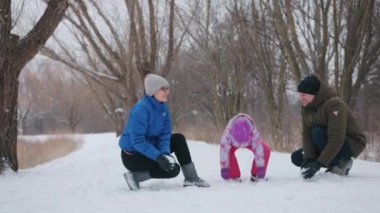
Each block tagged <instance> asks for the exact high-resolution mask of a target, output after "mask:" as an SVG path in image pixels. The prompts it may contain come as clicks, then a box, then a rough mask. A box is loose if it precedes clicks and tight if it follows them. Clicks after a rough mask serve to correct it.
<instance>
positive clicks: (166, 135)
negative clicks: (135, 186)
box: [119, 96, 172, 160]
mask: <svg viewBox="0 0 380 213" xmlns="http://www.w3.org/2000/svg"><path fill="white" fill-rule="evenodd" d="M171 128H172V127H171V121H170V113H169V109H168V106H167V104H165V103H161V102H159V101H157V100H156V99H155V98H154V97H151V96H144V98H142V99H141V100H140V101H139V102H137V103H136V104H135V105H134V106H133V107H132V109H131V110H130V112H129V117H128V121H127V123H126V124H125V127H124V131H123V134H122V136H121V137H120V140H119V146H120V148H121V149H122V150H125V151H127V152H130V153H137V152H138V153H141V154H143V155H145V156H147V157H148V158H150V159H152V160H156V159H157V157H158V156H159V155H160V154H170V137H171Z"/></svg>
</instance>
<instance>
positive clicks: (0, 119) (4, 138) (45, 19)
mask: <svg viewBox="0 0 380 213" xmlns="http://www.w3.org/2000/svg"><path fill="white" fill-rule="evenodd" d="M67 6H68V3H67V0H56V1H48V5H47V8H46V10H45V12H44V14H43V15H42V16H41V18H40V19H39V21H38V22H37V24H36V25H35V26H34V27H33V28H32V30H30V32H29V33H28V34H27V35H26V36H25V37H23V38H21V39H19V36H17V35H13V34H11V30H12V20H11V14H12V11H11V0H2V1H1V2H0V107H1V108H0V173H2V171H4V170H5V169H6V168H8V167H10V168H11V169H12V170H13V171H17V170H18V162H17V98H18V77H19V75H20V73H21V70H22V68H23V67H24V66H25V64H26V63H28V62H29V61H30V60H31V59H32V58H33V57H34V56H35V55H36V54H37V53H38V51H39V50H40V48H41V47H42V46H43V45H44V44H45V42H46V41H47V40H48V38H49V37H50V35H51V34H52V33H53V32H54V30H55V29H56V27H57V26H58V24H59V23H60V21H61V20H62V18H63V15H64V14H65V11H66V8H67Z"/></svg>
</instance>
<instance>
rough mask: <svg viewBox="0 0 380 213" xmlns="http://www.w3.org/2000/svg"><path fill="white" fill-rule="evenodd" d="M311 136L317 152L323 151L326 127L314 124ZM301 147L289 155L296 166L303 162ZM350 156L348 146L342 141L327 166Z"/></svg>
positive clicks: (325, 140)
mask: <svg viewBox="0 0 380 213" xmlns="http://www.w3.org/2000/svg"><path fill="white" fill-rule="evenodd" d="M311 138H312V142H313V144H314V146H315V147H316V149H317V150H318V152H319V153H321V152H322V151H323V149H324V148H325V146H326V144H327V129H326V127H323V126H315V127H313V130H312V133H311ZM303 155H304V154H303V149H302V148H301V149H298V150H296V151H294V152H293V153H292V155H291V159H292V163H293V164H294V165H296V166H301V164H302V162H303ZM351 157H352V154H351V150H350V147H349V146H348V144H347V143H344V144H343V146H342V148H341V149H340V150H339V152H338V153H337V154H336V156H335V157H334V158H333V160H332V161H331V163H330V165H329V167H332V166H335V165H337V164H338V162H339V160H340V159H349V158H351Z"/></svg>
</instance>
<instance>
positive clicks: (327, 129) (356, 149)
mask: <svg viewBox="0 0 380 213" xmlns="http://www.w3.org/2000/svg"><path fill="white" fill-rule="evenodd" d="M297 91H298V97H299V100H300V102H301V103H302V149H299V150H297V151H295V152H293V153H292V156H291V157H292V162H293V163H294V164H295V165H297V166H300V167H301V174H302V176H303V177H304V178H305V179H310V178H312V177H313V176H314V175H315V174H316V173H317V172H318V171H319V169H320V168H321V167H327V170H326V171H329V172H332V173H335V174H338V175H343V176H344V175H348V172H349V170H350V169H351V166H352V159H351V158H352V157H353V158H356V157H358V156H359V154H360V153H361V152H362V151H363V150H364V148H365V145H366V143H367V140H366V138H365V135H364V133H363V131H362V130H361V129H360V128H359V126H358V124H357V121H356V120H355V118H354V117H353V115H352V113H351V111H350V109H349V108H348V106H347V105H346V104H345V103H344V102H343V101H342V100H341V99H340V98H338V97H337V95H336V93H335V92H334V90H333V89H332V88H328V87H325V86H324V85H323V84H321V82H320V80H319V79H318V77H317V76H315V75H308V76H306V77H305V78H304V79H303V80H302V81H301V82H300V83H299V85H298V87H297Z"/></svg>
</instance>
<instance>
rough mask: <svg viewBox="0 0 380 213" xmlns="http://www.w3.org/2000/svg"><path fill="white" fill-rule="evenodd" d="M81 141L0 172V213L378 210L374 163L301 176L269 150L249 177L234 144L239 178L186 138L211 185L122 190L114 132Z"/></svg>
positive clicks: (379, 179) (244, 157)
mask: <svg viewBox="0 0 380 213" xmlns="http://www.w3.org/2000/svg"><path fill="white" fill-rule="evenodd" d="M83 139H84V145H83V147H82V148H81V149H79V150H77V151H75V152H73V153H71V154H70V155H68V156H66V157H64V158H61V159H57V160H55V161H52V162H50V163H47V164H44V165H41V166H38V167H35V168H31V169H26V170H20V171H19V172H18V173H14V172H11V171H7V172H6V173H5V174H4V175H0V212H1V213H24V212H25V213H26V212H38V213H53V212H54V213H55V212H78V213H79V212H80V213H85V212H91V213H95V212H111V213H117V212H129V213H134V212H153V213H158V212H164V213H170V212H175V213H187V212H189V213H190V212H191V213H193V212H217V213H222V212H226V213H227V212H228V213H232V212H233V213H240V212H241V213H243V212H247V213H248V212H252V213H253V212H255V213H264V212H265V213H269V212H276V213H279V212H289V213H298V212H300V213H313V212H318V213H320V212H324V213H329V212H334V213H339V212H342V213H351V212H352V213H358V212H362V211H364V212H365V213H372V212H373V213H375V212H380V198H379V189H380V163H374V162H366V161H361V160H356V161H354V165H353V168H352V171H351V175H350V176H349V177H340V176H337V175H333V174H326V173H321V174H319V175H318V176H317V177H316V179H315V180H313V181H312V182H306V181H304V180H303V179H302V178H301V177H300V175H299V169H298V168H296V167H294V166H292V164H291V162H290V155H289V154H283V153H276V152H272V155H271V159H270V161H269V167H268V173H267V177H268V178H269V179H270V180H269V181H265V182H259V183H251V182H249V169H250V166H251V161H252V154H251V153H250V152H248V151H245V150H239V151H238V152H237V157H238V160H239V163H240V169H241V172H242V179H243V181H242V182H241V183H236V182H226V181H223V180H222V179H221V178H220V176H219V169H220V168H219V146H217V145H210V144H206V143H204V142H198V141H189V146H190V150H191V153H192V157H193V161H194V162H195V165H196V167H197V169H198V173H199V174H200V176H201V177H202V178H203V179H205V180H207V181H209V182H210V183H211V184H212V186H211V188H197V187H187V188H183V187H182V181H183V176H182V174H180V175H179V176H178V177H177V178H175V179H166V180H150V181H147V182H144V183H142V189H141V190H140V191H137V192H132V191H129V189H128V187H127V185H126V183H125V180H124V178H123V176H122V174H123V172H124V170H125V169H124V167H123V165H122V163H121V160H120V150H119V148H118V139H117V138H116V137H115V134H114V133H107V134H91V135H83Z"/></svg>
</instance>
